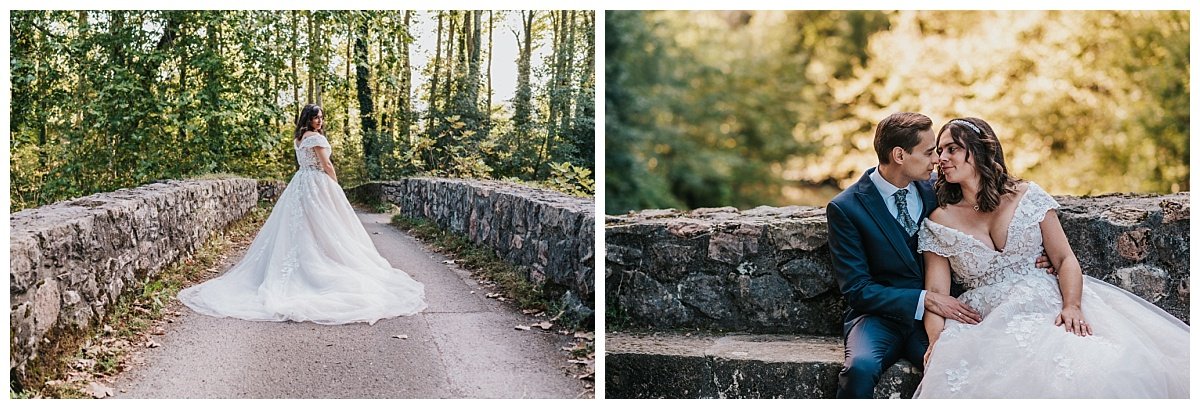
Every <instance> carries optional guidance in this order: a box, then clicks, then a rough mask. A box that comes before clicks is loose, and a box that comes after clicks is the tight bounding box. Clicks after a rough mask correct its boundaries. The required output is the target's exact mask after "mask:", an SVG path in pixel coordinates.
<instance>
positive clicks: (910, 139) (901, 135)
mask: <svg viewBox="0 0 1200 409" xmlns="http://www.w3.org/2000/svg"><path fill="white" fill-rule="evenodd" d="M930 129H933V120H931V119H929V117H927V116H925V115H921V114H918V113H916V112H897V113H894V114H891V115H888V117H887V118H883V120H882V121H879V125H877V126H876V127H875V154H876V155H878V156H879V163H880V164H885V163H891V162H892V148H895V147H897V146H899V147H900V149H904V151H905V152H908V153H912V149H913V147H914V146H917V144H918V143H920V142H921V138H920V137H918V136H917V134H918V133H921V131H925V130H930Z"/></svg>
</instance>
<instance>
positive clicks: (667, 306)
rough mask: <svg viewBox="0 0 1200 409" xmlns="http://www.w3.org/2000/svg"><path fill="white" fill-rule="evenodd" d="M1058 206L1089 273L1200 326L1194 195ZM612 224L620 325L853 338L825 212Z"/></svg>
mask: <svg viewBox="0 0 1200 409" xmlns="http://www.w3.org/2000/svg"><path fill="white" fill-rule="evenodd" d="M1057 199H1058V201H1059V203H1060V204H1061V205H1062V208H1061V209H1059V217H1060V219H1061V220H1062V224H1063V228H1064V230H1065V231H1066V233H1067V236H1068V240H1069V241H1070V243H1071V247H1072V248H1073V250H1074V251H1075V255H1076V256H1077V257H1078V258H1079V261H1080V264H1081V265H1082V267H1083V271H1084V273H1085V274H1087V275H1090V276H1093V277H1096V278H1099V279H1102V280H1105V281H1107V282H1110V283H1113V284H1116V285H1118V286H1120V287H1122V288H1125V289H1126V290H1129V291H1130V292H1133V293H1134V294H1137V295H1138V296H1141V297H1143V298H1145V299H1147V300H1150V301H1151V302H1153V303H1155V304H1156V305H1158V306H1159V307H1161V308H1163V309H1164V310H1166V311H1168V312H1170V313H1171V314H1173V315H1175V316H1176V317H1179V318H1180V319H1182V320H1183V321H1185V322H1190V313H1189V311H1188V307H1189V304H1188V300H1189V298H1188V297H1189V291H1190V289H1189V285H1188V280H1189V278H1190V276H1191V273H1190V270H1189V264H1188V260H1189V255H1188V246H1189V244H1190V236H1189V230H1188V227H1189V223H1190V217H1189V210H1188V209H1189V207H1188V206H1189V199H1188V194H1187V193H1180V194H1173V195H1168V196H1136V195H1106V196H1099V197H1091V198H1075V197H1057ZM605 225H606V227H605V258H606V261H607V262H606V263H605V272H604V277H605V292H606V294H605V297H606V298H605V300H606V302H607V305H608V306H609V307H608V308H609V309H610V310H612V311H613V316H612V317H611V318H609V320H608V321H609V322H613V321H614V319H615V320H616V322H617V323H619V324H625V325H629V326H633V327H650V328H699V329H712V330H732V331H750V332H760V333H784V334H815V335H840V334H841V322H842V314H843V312H844V310H845V302H844V300H843V298H842V296H841V294H840V292H839V291H838V289H837V283H836V282H835V280H834V278H833V275H832V265H831V262H830V254H829V246H828V245H827V243H826V240H827V238H828V230H827V228H826V223H825V210H824V209H823V208H816V207H799V206H790V207H782V208H775V207H765V206H764V207H759V208H755V209H752V210H746V211H738V210H737V209H734V208H718V209H697V210H694V211H691V212H678V211H675V210H646V211H642V212H637V213H630V214H628V215H623V216H608V217H607V219H606V222H605Z"/></svg>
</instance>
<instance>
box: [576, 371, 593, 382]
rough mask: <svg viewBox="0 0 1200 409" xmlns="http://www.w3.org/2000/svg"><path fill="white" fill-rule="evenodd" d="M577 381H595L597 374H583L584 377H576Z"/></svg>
mask: <svg viewBox="0 0 1200 409" xmlns="http://www.w3.org/2000/svg"><path fill="white" fill-rule="evenodd" d="M575 379H580V380H584V381H591V380H595V379H596V373H595V372H589V373H585V374H583V375H579V376H576V377H575Z"/></svg>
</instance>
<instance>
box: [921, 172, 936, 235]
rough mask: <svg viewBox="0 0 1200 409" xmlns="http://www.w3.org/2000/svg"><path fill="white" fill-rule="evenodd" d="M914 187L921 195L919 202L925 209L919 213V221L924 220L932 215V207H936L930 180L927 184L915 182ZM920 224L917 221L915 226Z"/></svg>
mask: <svg viewBox="0 0 1200 409" xmlns="http://www.w3.org/2000/svg"><path fill="white" fill-rule="evenodd" d="M916 185H917V193H920V194H921V201H922V203H924V205H925V209H924V210H922V211H921V219H922V220H924V219H925V218H926V217H929V215H930V214H932V213H933V209H934V207H937V195H936V194H934V192H933V181H932V179H931V180H930V182H928V183H926V182H917V183H916ZM920 223H921V220H917V224H920Z"/></svg>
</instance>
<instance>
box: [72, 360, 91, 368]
mask: <svg viewBox="0 0 1200 409" xmlns="http://www.w3.org/2000/svg"><path fill="white" fill-rule="evenodd" d="M93 366H96V360H95V359H86V358H85V359H77V360H75V362H73V363H71V367H73V368H75V369H82V370H88V369H90V368H91V367H93Z"/></svg>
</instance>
